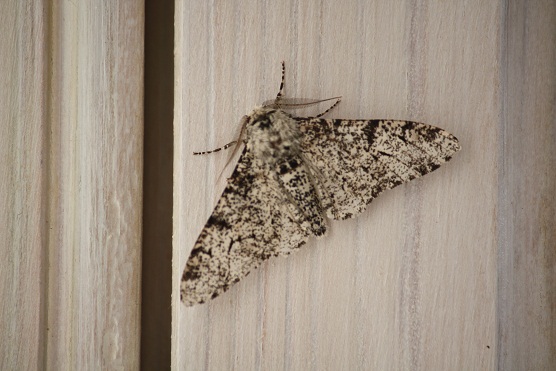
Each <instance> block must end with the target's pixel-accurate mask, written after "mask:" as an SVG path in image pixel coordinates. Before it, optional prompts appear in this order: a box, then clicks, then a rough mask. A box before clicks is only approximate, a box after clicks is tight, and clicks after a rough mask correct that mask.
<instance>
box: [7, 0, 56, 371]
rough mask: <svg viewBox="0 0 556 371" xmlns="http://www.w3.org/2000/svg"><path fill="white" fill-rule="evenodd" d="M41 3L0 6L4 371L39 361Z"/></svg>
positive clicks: (43, 98)
mask: <svg viewBox="0 0 556 371" xmlns="http://www.w3.org/2000/svg"><path fill="white" fill-rule="evenodd" d="M33 4H36V5H37V6H36V7H35V6H33ZM45 5H46V4H44V3H43V2H40V1H39V2H32V1H10V2H8V1H3V2H1V3H0V32H1V34H2V35H3V36H2V37H1V38H0V71H1V73H0V79H1V81H2V84H1V86H0V117H1V118H2V119H1V120H0V141H1V145H0V210H2V212H0V253H1V256H2V258H1V259H0V288H1V292H0V297H1V300H0V310H1V312H0V349H2V351H1V354H2V356H1V357H0V369H2V370H8V369H26V370H32V369H38V368H40V366H41V365H43V364H44V355H45V349H44V348H43V344H44V343H45V336H46V323H45V308H46V304H45V299H46V288H47V287H46V285H45V282H44V280H45V278H46V266H45V264H44V262H45V254H46V253H47V251H46V249H45V246H46V245H47V239H48V226H47V224H46V220H45V219H46V215H47V214H46V210H47V206H48V200H47V190H48V188H47V183H48V174H47V173H46V171H45V162H46V161H47V159H48V156H47V155H46V154H45V152H46V151H47V147H46V143H47V114H48V109H47V101H48V98H47V93H46V90H47V87H48V81H47V63H48V58H47V56H48V47H47V42H46V41H47V26H48V17H47V12H46V9H45Z"/></svg>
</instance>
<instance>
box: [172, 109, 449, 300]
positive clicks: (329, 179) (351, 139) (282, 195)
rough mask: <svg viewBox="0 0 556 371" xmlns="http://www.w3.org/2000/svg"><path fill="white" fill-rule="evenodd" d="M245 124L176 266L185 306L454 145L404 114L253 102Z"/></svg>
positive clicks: (356, 208)
mask: <svg viewBox="0 0 556 371" xmlns="http://www.w3.org/2000/svg"><path fill="white" fill-rule="evenodd" d="M243 125H244V131H242V132H245V138H242V140H243V142H244V143H245V149H244V151H243V154H242V155H241V157H240V159H239V162H238V165H237V167H236V169H235V171H234V172H233V174H232V176H231V178H230V179H229V180H228V185H227V187H226V189H225V190H224V193H223V194H222V197H221V198H220V200H219V202H218V204H217V205H216V208H215V209H214V211H213V213H212V215H211V217H210V218H209V220H208V222H207V224H206V225H205V227H204V229H203V231H202V232H201V235H200V236H199V238H198V239H197V242H196V243H195V246H194V247H193V250H192V251H191V255H190V257H189V260H188V261H187V264H186V267H185V270H184V273H183V277H182V282H181V299H182V301H183V302H184V303H185V305H187V306H191V305H194V304H199V303H204V302H205V301H207V300H209V299H211V298H214V297H216V296H218V295H219V294H220V293H222V292H224V291H226V290H227V289H228V288H229V287H230V286H231V285H233V284H234V283H236V282H238V281H239V280H240V279H241V278H243V277H244V276H246V275H247V274H249V272H250V271H251V270H252V269H255V268H257V267H258V266H259V265H260V264H261V263H262V262H263V261H264V260H266V259H268V258H269V257H271V256H277V255H287V254H289V253H291V252H292V251H294V250H296V249H298V248H299V247H300V246H301V245H303V244H304V243H305V242H306V241H307V239H308V238H309V237H310V236H322V235H324V233H325V232H326V222H325V217H328V218H330V219H348V218H351V217H354V216H355V215H357V214H359V213H361V212H362V211H364V210H365V208H366V206H367V204H369V203H370V202H371V201H372V200H373V198H375V197H376V196H378V195H379V194H380V193H381V192H382V191H384V190H386V189H390V188H393V187H395V186H397V185H399V184H402V183H404V182H407V181H410V180H412V179H414V178H416V177H419V176H421V175H424V174H427V173H429V172H431V171H433V170H435V169H436V168H438V167H439V166H440V164H442V163H443V162H446V161H448V160H449V159H450V157H451V156H452V155H453V154H454V153H455V152H457V151H458V150H459V149H460V147H459V144H458V141H457V139H456V138H455V137H454V136H453V135H451V134H449V133H447V132H446V131H444V130H442V129H439V128H436V127H433V126H429V125H425V124H419V123H414V122H409V121H388V120H325V119H320V118H315V119H303V118H294V117H293V116H291V115H289V114H288V113H286V112H284V111H282V110H279V109H276V108H271V107H259V108H256V109H255V110H254V111H253V112H252V113H251V114H250V115H249V116H246V117H244V120H243Z"/></svg>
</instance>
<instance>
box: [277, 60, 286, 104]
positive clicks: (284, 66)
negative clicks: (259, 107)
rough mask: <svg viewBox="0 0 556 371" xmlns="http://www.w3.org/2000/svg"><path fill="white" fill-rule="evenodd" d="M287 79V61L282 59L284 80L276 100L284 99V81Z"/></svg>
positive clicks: (281, 82)
mask: <svg viewBox="0 0 556 371" xmlns="http://www.w3.org/2000/svg"><path fill="white" fill-rule="evenodd" d="M285 81H286V62H284V61H282V81H280V89H278V94H276V99H275V102H278V101H279V100H280V99H282V95H283V94H284V82H285Z"/></svg>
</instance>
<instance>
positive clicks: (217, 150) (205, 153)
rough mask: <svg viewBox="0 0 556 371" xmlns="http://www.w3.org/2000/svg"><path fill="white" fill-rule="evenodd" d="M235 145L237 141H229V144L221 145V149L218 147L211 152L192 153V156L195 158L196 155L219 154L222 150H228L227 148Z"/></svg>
mask: <svg viewBox="0 0 556 371" xmlns="http://www.w3.org/2000/svg"><path fill="white" fill-rule="evenodd" d="M236 143H237V140H233V141H231V142H230V143H228V144H225V145H223V146H222V147H218V148H216V149H212V150H210V151H201V152H193V154H194V155H195V156H197V155H208V154H209V153H215V152H220V151H221V150H223V149H228V148H230V147H231V146H232V145H234V144H236Z"/></svg>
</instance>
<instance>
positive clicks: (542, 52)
mask: <svg viewBox="0 0 556 371" xmlns="http://www.w3.org/2000/svg"><path fill="white" fill-rule="evenodd" d="M555 19H556V3H554V2H553V1H536V2H527V1H511V2H508V3H507V5H506V7H505V8H504V23H503V32H504V33H503V40H502V41H503V51H504V53H503V55H504V59H503V60H502V71H501V77H502V79H501V80H502V81H501V88H502V90H503V97H502V98H503V100H502V104H503V110H502V115H501V118H500V123H501V127H500V132H499V136H500V148H499V151H500V164H499V165H500V173H499V184H498V203H499V215H498V218H497V219H498V220H497V221H498V226H499V230H498V238H499V243H498V246H499V250H498V256H499V258H498V274H499V276H498V339H497V341H498V347H499V356H498V368H499V369H501V370H525V369H529V370H551V369H554V367H556V325H555V323H556V322H555V321H554V319H555V318H556V224H555V222H556V196H555V192H554V191H555V190H556V166H555V165H556V111H555V107H556V106H555V104H556V63H555V61H556V23H555V22H554V20H555Z"/></svg>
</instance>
